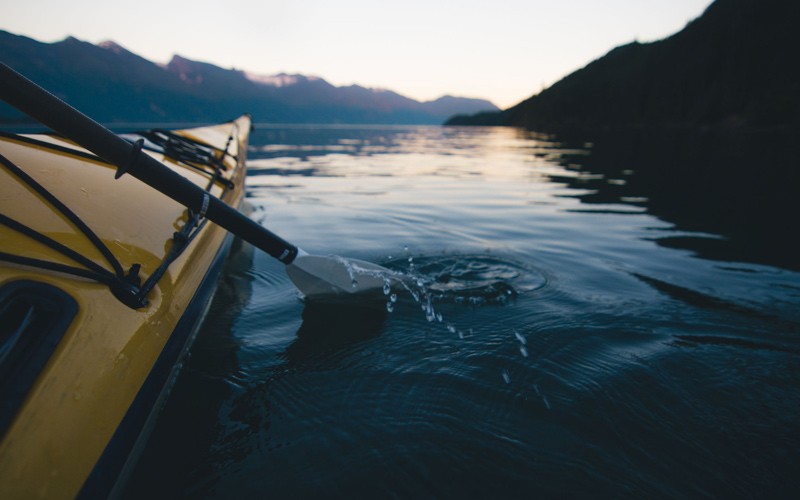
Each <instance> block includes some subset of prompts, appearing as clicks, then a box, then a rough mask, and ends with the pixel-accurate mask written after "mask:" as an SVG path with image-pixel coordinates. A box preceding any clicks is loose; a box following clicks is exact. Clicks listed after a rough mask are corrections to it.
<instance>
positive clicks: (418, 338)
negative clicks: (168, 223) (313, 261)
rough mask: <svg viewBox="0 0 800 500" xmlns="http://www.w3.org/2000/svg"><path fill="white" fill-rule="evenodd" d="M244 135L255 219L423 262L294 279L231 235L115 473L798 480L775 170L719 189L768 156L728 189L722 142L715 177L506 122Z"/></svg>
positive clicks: (280, 487) (183, 488) (589, 485)
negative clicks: (336, 291) (335, 286)
mask: <svg viewBox="0 0 800 500" xmlns="http://www.w3.org/2000/svg"><path fill="white" fill-rule="evenodd" d="M251 146H252V147H251V151H250V153H249V158H250V163H249V165H250V172H249V177H248V198H249V201H250V203H251V205H253V207H254V208H255V212H254V214H253V217H255V218H256V219H257V220H260V221H261V222H262V223H263V224H264V225H266V226H268V227H269V228H270V229H271V230H273V231H274V232H276V233H278V234H280V235H281V236H283V237H284V238H286V239H288V240H289V241H293V242H295V243H297V244H299V245H301V246H302V247H303V248H304V249H306V250H307V251H309V252H310V253H316V254H337V255H344V256H348V257H354V258H359V259H363V260H367V261H371V262H375V263H378V264H381V265H384V266H386V267H388V268H390V269H392V270H394V271H397V272H400V273H403V274H404V275H406V276H411V277H413V279H411V280H410V281H408V283H409V285H408V286H407V287H404V288H401V289H390V290H384V292H383V293H380V292H379V293H378V294H376V296H375V297H374V298H372V299H370V300H359V301H350V302H340V303H334V302H328V303H324V302H323V303H311V302H309V303H306V302H304V301H302V300H301V298H300V297H299V295H298V293H297V292H296V291H295V290H294V288H293V287H292V285H291V283H290V282H289V281H288V279H287V277H286V275H285V274H284V272H283V270H282V268H281V265H280V264H278V263H276V262H274V261H273V260H271V259H270V258H269V257H268V256H265V255H263V254H258V253H256V254H252V253H248V252H247V251H246V250H247V249H246V248H245V251H243V252H239V253H238V254H237V256H236V258H235V259H233V260H232V261H231V262H230V264H229V268H228V270H227V274H226V276H225V278H224V279H223V281H222V282H221V284H220V290H219V292H218V296H217V298H216V299H215V302H214V305H213V307H212V310H211V314H210V318H209V320H208V321H207V323H206V324H205V326H204V327H203V330H202V331H201V333H200V335H199V337H198V339H197V342H196V344H195V345H194V347H193V349H192V353H191V358H190V359H189V360H188V361H187V363H186V365H185V368H184V370H183V372H182V375H181V377H180V379H179V380H178V382H177V384H176V386H175V388H174V391H173V393H172V396H171V398H170V399H169V401H168V402H167V405H166V407H165V409H164V412H163V414H162V416H161V418H160V419H159V421H158V423H157V426H156V429H155V431H154V433H153V436H152V439H151V441H150V443H149V445H148V448H147V449H146V450H145V453H144V454H143V456H142V459H141V461H140V464H139V467H138V468H137V470H136V472H135V474H134V477H133V480H132V482H131V486H130V487H129V489H128V491H127V496H128V497H131V498H146V497H147V496H158V497H163V496H171V497H192V498H230V499H234V498H235V499H238V498H263V497H274V498H385V497H394V498H553V497H558V498H571V497H593V498H596V497H631V498H662V497H664V498H676V497H677V498H680V497H688V498H698V497H719V498H753V497H756V498H758V497H761V498H776V497H793V496H794V494H796V493H797V492H798V491H800V478H799V477H798V475H797V471H799V470H800V382H798V381H799V380H800V378H798V376H799V375H800V307H798V306H799V305H800V274H798V272H797V271H798V269H800V253H798V252H797V251H796V250H797V244H796V242H794V236H793V235H792V234H791V233H792V232H795V233H796V230H797V223H796V220H795V217H796V214H797V211H793V210H794V209H796V202H795V201H793V200H794V198H793V197H789V196H787V195H786V193H785V192H784V190H785V189H787V188H785V185H786V184H787V183H776V184H775V186H773V187H772V188H771V189H770V190H769V193H770V196H768V197H763V196H762V197H761V198H759V199H758V201H753V200H754V199H755V198H753V197H750V198H742V197H740V196H737V197H734V198H735V199H734V200H733V203H731V204H729V205H728V206H726V205H724V203H722V202H721V201H720V200H721V199H722V198H724V197H725V196H728V195H730V193H742V192H752V191H753V186H754V183H755V184H758V183H759V182H760V181H758V180H757V178H758V176H759V175H761V174H759V172H764V169H763V168H755V167H756V166H755V165H749V166H748V168H749V167H753V168H752V169H751V170H748V172H750V174H749V178H750V179H751V181H750V182H749V184H748V186H749V188H741V189H739V190H738V191H737V190H736V189H737V186H739V183H734V182H733V181H731V179H732V178H733V177H736V176H737V175H739V174H741V172H742V171H741V170H736V169H734V168H732V167H731V166H730V165H728V164H726V169H722V170H720V169H719V168H717V167H716V166H714V171H715V172H717V173H719V171H722V172H723V173H722V174H719V175H717V174H715V175H714V176H709V178H710V179H711V180H710V181H708V182H705V181H703V182H701V180H698V179H699V177H701V176H699V175H697V174H696V172H697V171H696V170H695V169H694V168H689V167H686V168H676V169H673V170H672V171H669V172H668V173H667V174H663V172H664V169H663V168H661V167H662V164H663V163H665V162H666V161H667V160H665V155H664V154H661V153H662V152H658V154H657V153H656V151H655V150H653V151H652V152H651V153H652V154H649V155H648V154H647V153H648V151H645V154H641V155H638V156H636V157H631V156H630V155H629V154H627V153H625V151H627V150H626V149H624V148H623V149H622V150H621V151H622V152H619V151H620V150H617V152H613V151H608V150H602V147H601V146H600V145H588V144H586V145H584V144H577V145H573V144H567V143H560V142H556V141H555V140H553V139H552V138H548V137H545V136H541V135H537V134H533V133H527V132H523V131H519V130H515V129H505V128H497V129H452V128H438V127H397V128H391V127H383V128H369V127H361V128H357V127H320V128H314V127H295V128H279V127H268V126H265V127H259V128H257V129H256V131H255V133H254V135H253V137H252V144H251ZM670 147H672V148H674V147H675V146H674V144H672V146H670ZM704 159H705V160H704V161H708V162H710V161H713V160H710V159H709V158H708V157H704ZM672 161H673V163H674V164H676V165H681V166H685V165H687V164H686V163H685V159H682V158H680V157H677V159H676V158H673V160H672ZM760 161H765V162H769V161H772V160H770V159H766V158H764V159H762V160H760ZM651 163H652V165H651ZM655 165H657V166H658V167H659V168H654V167H653V166H655ZM649 167H653V168H649ZM742 168H744V167H742ZM653 170H655V171H657V172H662V174H653V173H652V171H653ZM773 170H774V169H773ZM648 171H650V173H649V174H648ZM742 175H744V174H742ZM734 184H736V185H734ZM719 190H724V193H727V194H726V195H725V196H723V195H721V194H720V193H719ZM759 192H760V191H759ZM786 192H789V191H786ZM765 200H766V201H765ZM741 205H747V206H748V209H747V214H748V215H747V217H744V216H743V215H741V214H742V213H743V210H742V208H741ZM758 209H760V210H758ZM720 214H722V215H720ZM726 217H727V218H726ZM731 218H733V223H731ZM751 219H752V220H751ZM792 245H794V246H792Z"/></svg>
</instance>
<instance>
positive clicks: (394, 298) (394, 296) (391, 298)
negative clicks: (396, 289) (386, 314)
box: [389, 293, 397, 303]
mask: <svg viewBox="0 0 800 500" xmlns="http://www.w3.org/2000/svg"><path fill="white" fill-rule="evenodd" d="M389 300H390V301H391V302H392V303H394V302H397V294H396V293H393V294H391V295H389Z"/></svg>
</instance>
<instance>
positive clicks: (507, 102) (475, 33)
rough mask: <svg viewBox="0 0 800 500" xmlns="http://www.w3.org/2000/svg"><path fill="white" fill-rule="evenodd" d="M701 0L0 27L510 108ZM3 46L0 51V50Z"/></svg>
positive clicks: (315, 1)
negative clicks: (475, 99)
mask: <svg viewBox="0 0 800 500" xmlns="http://www.w3.org/2000/svg"><path fill="white" fill-rule="evenodd" d="M710 4H711V0H482V1H479V0H397V1H392V2H386V1H380V0H213V1H212V0H192V1H184V0H175V1H170V0H127V1H118V0H72V1H65V0H22V1H20V0H0V11H2V13H3V14H2V17H0V29H4V30H6V31H9V32H11V33H15V34H19V35H25V36H29V37H31V38H34V39H36V40H39V41H42V42H53V41H58V40H61V39H63V38H65V37H66V36H68V35H72V36H74V37H76V38H79V39H81V40H85V41H87V42H92V43H98V42H102V41H105V40H114V41H115V42H117V43H119V44H120V45H122V46H123V47H125V48H127V49H128V50H130V51H132V52H134V53H136V54H138V55H140V56H142V57H145V58H147V59H149V60H151V61H154V62H157V63H165V62H167V61H169V59H170V58H171V57H172V55H173V54H180V55H181V56H183V57H186V58H188V59H194V60H198V61H205V62H210V63H213V64H216V65H218V66H221V67H224V68H237V69H243V70H247V71H249V72H253V73H258V74H265V75H272V74H276V73H282V72H286V73H301V74H304V75H313V76H319V77H322V78H324V79H326V80H327V81H329V82H330V83H332V84H334V85H349V84H353V83H357V84H359V85H363V86H365V87H377V88H387V89H391V90H394V91H396V92H398V93H400V94H403V95H405V96H408V97H411V98H414V99H418V100H422V101H425V100H431V99H435V98H437V97H440V96H442V95H445V94H451V95H458V96H464V97H481V98H485V99H489V100H491V101H492V102H494V103H495V104H497V105H498V106H500V107H501V108H506V107H509V106H512V105H514V104H516V103H518V102H519V101H521V100H523V99H525V98H527V97H530V96H531V95H532V94H535V93H537V92H539V91H540V90H541V89H542V88H543V87H544V86H548V85H551V84H553V83H555V82H556V81H558V80H559V79H560V78H562V77H563V76H566V75H567V74H568V73H570V72H572V71H574V70H576V69H578V68H581V67H583V66H585V65H586V64H587V63H589V62H590V61H592V60H594V59H596V58H598V57H600V56H602V55H603V54H605V53H606V52H608V51H609V50H610V49H612V48H614V47H616V46H618V45H622V44H625V43H628V42H631V41H634V40H638V41H640V42H646V41H653V40H657V39H660V38H663V37H665V36H668V35H671V34H672V33H674V32H676V31H679V30H680V29H682V28H683V27H684V26H685V25H686V23H687V22H689V21H690V20H692V19H694V18H696V17H698V16H699V15H700V14H701V13H702V12H703V11H704V10H705V8H706V7H708V5H710ZM1 56H2V54H0V57H1Z"/></svg>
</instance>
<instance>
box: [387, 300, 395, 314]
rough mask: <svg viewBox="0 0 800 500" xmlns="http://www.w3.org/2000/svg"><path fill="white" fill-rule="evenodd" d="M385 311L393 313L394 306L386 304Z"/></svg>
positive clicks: (389, 303)
mask: <svg viewBox="0 0 800 500" xmlns="http://www.w3.org/2000/svg"><path fill="white" fill-rule="evenodd" d="M386 310H387V311H389V312H394V304H393V303H391V302H387V303H386Z"/></svg>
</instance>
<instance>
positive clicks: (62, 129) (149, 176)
mask: <svg viewBox="0 0 800 500" xmlns="http://www.w3.org/2000/svg"><path fill="white" fill-rule="evenodd" d="M0 82H2V85H0V98H2V99H3V100H4V101H6V102H7V103H8V104H10V105H12V106H14V107H15V108H17V109H19V110H20V111H22V112H24V113H25V114H27V115H29V116H30V117H32V118H34V119H36V120H37V121H39V122H40V123H42V124H43V125H45V126H47V127H49V128H51V129H52V130H54V131H56V132H58V133H60V134H62V135H63V136H64V137H66V138H68V139H70V140H72V141H74V142H75V143H77V144H79V145H81V146H82V147H84V148H86V149H88V150H89V151H91V152H92V153H94V154H96V155H97V156H99V157H100V158H102V159H104V160H106V161H107V162H109V163H111V164H112V165H116V166H117V168H118V170H117V177H119V176H121V175H123V174H126V173H127V174H130V175H131V176H133V177H135V178H137V179H139V180H140V181H142V182H144V183H145V184H147V185H149V186H151V187H152V188H154V189H156V190H158V191H160V192H161V193H163V194H165V195H166V196H168V197H170V198H172V199H173V200H175V201H177V202H178V203H180V204H181V205H183V206H185V207H188V208H190V209H192V210H194V211H196V212H198V213H200V214H203V215H204V216H205V217H207V218H208V219H209V220H211V221H213V222H215V223H216V224H218V225H220V226H222V227H223V228H225V229H227V230H228V231H230V232H231V233H233V234H235V235H236V236H239V237H240V238H242V239H243V240H245V241H248V242H249V243H251V244H252V245H253V246H255V247H257V248H259V249H261V250H263V251H265V252H267V253H268V254H270V255H271V256H273V257H274V258H276V259H278V260H280V261H281V262H283V263H284V264H286V272H287V274H288V275H289V278H290V279H291V280H292V281H293V282H294V284H295V286H297V288H298V289H299V290H300V291H301V292H303V294H305V295H306V296H307V297H314V296H320V295H341V294H356V293H359V294H360V293H366V292H371V291H374V290H380V289H382V288H383V287H384V283H385V282H386V280H387V279H389V276H391V275H392V272H391V271H389V270H388V269H386V268H383V267H381V266H378V265H376V264H371V263H369V262H365V261H360V260H354V259H344V258H342V257H336V256H315V255H309V254H307V253H306V252H304V251H303V250H301V249H299V248H298V247H297V246H295V245H292V244H291V243H289V242H287V241H286V240H284V239H282V238H281V237H279V236H278V235H276V234H274V233H272V232H271V231H269V230H267V229H266V228H265V227H263V226H261V225H259V224H257V223H256V222H254V221H253V220H251V219H250V218H248V217H246V216H244V215H242V214H241V213H239V212H238V211H237V210H236V209H234V208H232V207H230V206H229V205H227V204H225V203H224V202H222V201H221V200H220V199H218V198H216V197H215V196H212V195H210V194H209V193H208V192H206V191H205V190H204V189H202V188H200V187H198V186H196V185H195V184H193V183H192V182H190V181H189V180H187V179H185V178H184V177H182V176H181V175H180V174H178V173H176V172H174V171H173V170H171V169H169V168H167V167H165V166H164V165H162V164H161V163H160V162H159V161H157V160H156V159H154V158H152V157H151V156H149V155H148V154H146V153H143V152H141V148H140V147H137V146H136V145H133V144H131V143H130V142H128V141H126V140H125V139H122V138H121V137H119V136H117V135H116V134H114V133H113V132H111V131H110V130H109V129H107V128H106V127H104V126H102V125H100V124H99V123H97V122H96V121H94V120H92V119H91V118H89V117H88V116H86V115H84V114H83V113H81V112H80V111H78V110H77V109H75V108H73V107H72V106H70V105H69V104H67V103H66V102H64V101H62V100H61V99H59V98H58V97H56V96H54V95H53V94H51V93H50V92H48V91H47V90H45V89H43V88H42V87H40V86H39V85H37V84H36V83H34V82H32V81H30V80H29V79H27V78H26V77H24V76H22V75H21V74H19V73H17V72H16V71H15V70H13V69H11V68H10V67H9V66H7V65H6V64H5V63H2V62H0Z"/></svg>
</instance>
